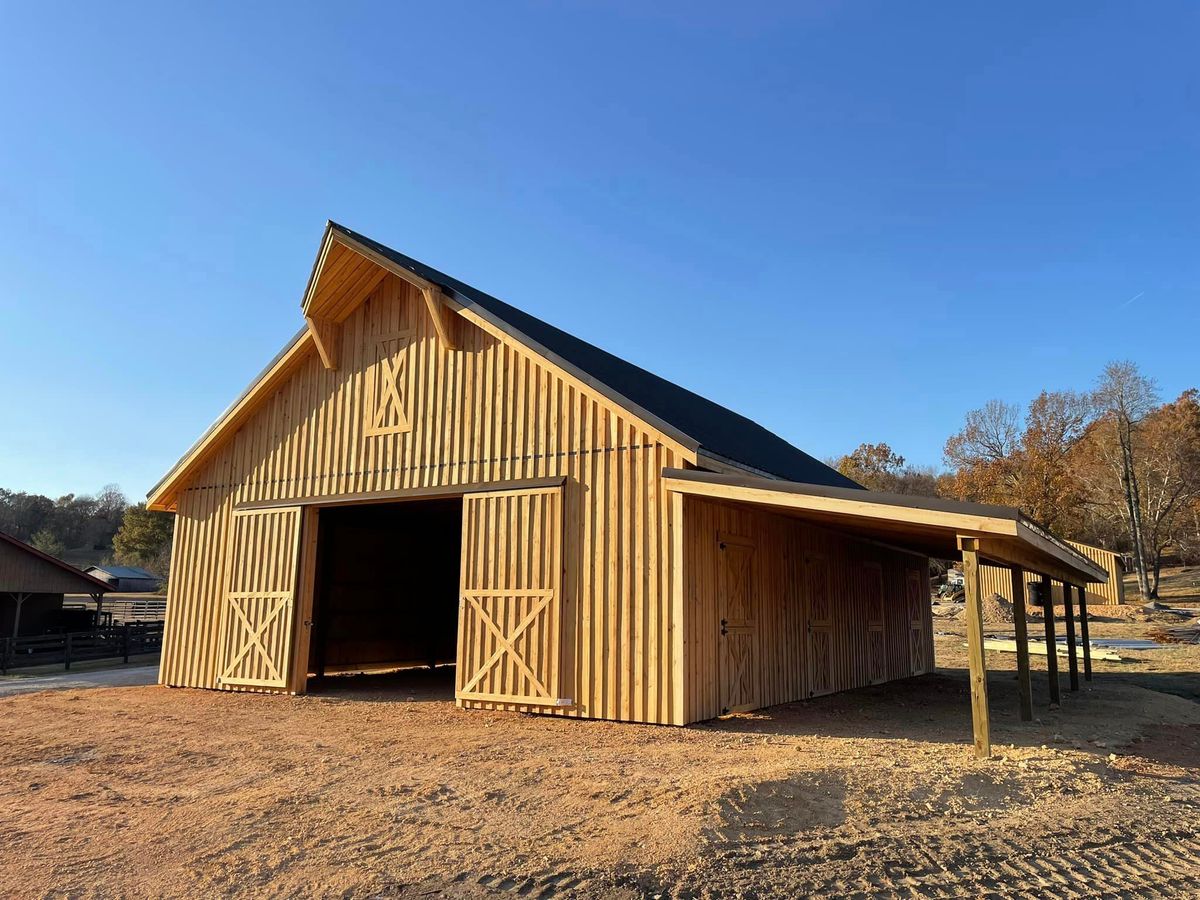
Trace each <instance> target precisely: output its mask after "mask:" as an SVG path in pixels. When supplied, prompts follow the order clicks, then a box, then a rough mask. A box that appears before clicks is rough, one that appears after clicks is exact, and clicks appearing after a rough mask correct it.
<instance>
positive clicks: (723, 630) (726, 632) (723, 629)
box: [721, 619, 729, 634]
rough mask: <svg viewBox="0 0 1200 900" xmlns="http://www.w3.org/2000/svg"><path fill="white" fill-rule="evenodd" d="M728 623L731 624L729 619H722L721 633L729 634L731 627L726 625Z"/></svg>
mask: <svg viewBox="0 0 1200 900" xmlns="http://www.w3.org/2000/svg"><path fill="white" fill-rule="evenodd" d="M728 624H729V620H728V619H722V620H721V634H729V629H728V628H726V627H725V626H726V625H728Z"/></svg>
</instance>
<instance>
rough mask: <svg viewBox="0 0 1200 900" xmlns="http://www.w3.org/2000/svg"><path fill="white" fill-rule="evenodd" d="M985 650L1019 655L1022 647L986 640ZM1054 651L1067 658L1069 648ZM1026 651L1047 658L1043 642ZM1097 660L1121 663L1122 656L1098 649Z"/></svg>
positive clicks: (1057, 647) (1031, 644)
mask: <svg viewBox="0 0 1200 900" xmlns="http://www.w3.org/2000/svg"><path fill="white" fill-rule="evenodd" d="M983 646H984V649H985V650H998V651H1000V652H1002V653H1017V652H1019V651H1020V646H1019V645H1018V644H1017V642H1016V641H1013V640H1009V639H1008V638H985V639H984V641H983ZM1054 649H1055V651H1056V653H1057V655H1058V656H1066V655H1067V648H1066V647H1064V646H1063V645H1062V644H1059V643H1055V645H1054ZM1025 650H1026V652H1027V653H1030V654H1032V655H1034V656H1045V655H1046V646H1045V644H1043V643H1042V642H1041V641H1030V642H1028V643H1027V644H1026V645H1025ZM1095 653H1096V659H1103V660H1106V661H1108V662H1121V655H1120V654H1119V653H1117V652H1116V651H1115V650H1107V649H1100V648H1097V649H1096V651H1095Z"/></svg>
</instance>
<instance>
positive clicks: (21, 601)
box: [12, 592, 29, 637]
mask: <svg viewBox="0 0 1200 900" xmlns="http://www.w3.org/2000/svg"><path fill="white" fill-rule="evenodd" d="M12 598H13V600H14V601H16V604H17V610H16V612H14V613H13V633H12V636H13V637H20V633H21V607H22V606H24V605H25V601H26V600H28V599H29V594H28V593H27V592H24V593H20V594H13V595H12Z"/></svg>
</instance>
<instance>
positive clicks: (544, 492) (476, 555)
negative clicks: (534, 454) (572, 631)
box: [454, 487, 571, 706]
mask: <svg viewBox="0 0 1200 900" xmlns="http://www.w3.org/2000/svg"><path fill="white" fill-rule="evenodd" d="M562 507H563V498H562V488H561V487H553V488H538V489H534V490H513V491H489V492H487V493H478V494H468V495H467V496H466V497H465V498H464V499H463V542H462V582H461V583H462V592H461V597H460V599H459V608H458V667H457V670H458V671H457V675H456V684H455V692H454V696H455V698H456V699H457V700H458V701H459V703H460V705H461V703H462V702H463V701H481V702H489V703H505V704H514V705H520V706H569V705H570V704H571V700H570V699H568V698H564V697H563V696H562V694H563V691H562V671H561V670H562V658H563V597H562V580H563V579H562V568H563V561H562V534H563V522H562Z"/></svg>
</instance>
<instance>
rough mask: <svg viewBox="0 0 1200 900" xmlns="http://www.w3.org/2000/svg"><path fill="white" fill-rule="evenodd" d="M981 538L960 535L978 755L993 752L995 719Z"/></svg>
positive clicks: (972, 711) (986, 755)
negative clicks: (992, 718)
mask: <svg viewBox="0 0 1200 900" xmlns="http://www.w3.org/2000/svg"><path fill="white" fill-rule="evenodd" d="M977 545H978V541H976V540H975V539H973V538H959V546H960V547H961V548H962V561H963V589H964V595H965V600H966V607H967V658H968V664H969V669H970V679H971V724H972V726H973V730H974V735H975V756H976V757H978V758H979V759H986V758H987V757H989V756H991V755H992V735H991V722H990V720H989V718H988V697H987V663H986V661H985V658H984V653H983V589H982V586H981V584H980V578H979V550H978V546H977Z"/></svg>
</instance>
